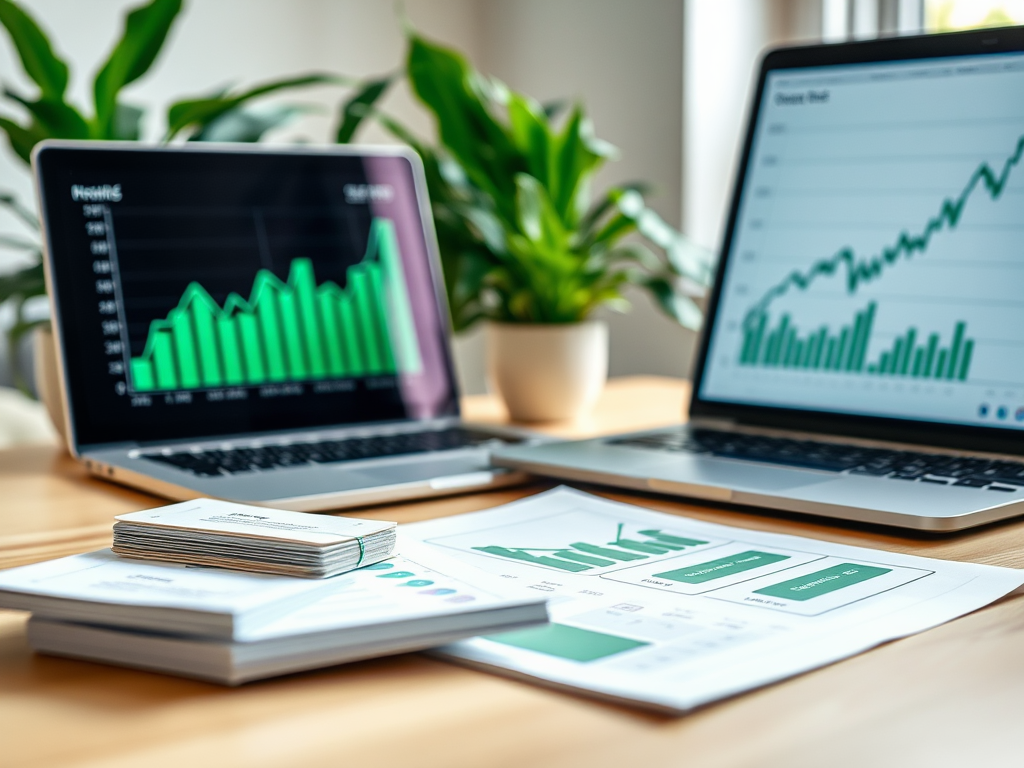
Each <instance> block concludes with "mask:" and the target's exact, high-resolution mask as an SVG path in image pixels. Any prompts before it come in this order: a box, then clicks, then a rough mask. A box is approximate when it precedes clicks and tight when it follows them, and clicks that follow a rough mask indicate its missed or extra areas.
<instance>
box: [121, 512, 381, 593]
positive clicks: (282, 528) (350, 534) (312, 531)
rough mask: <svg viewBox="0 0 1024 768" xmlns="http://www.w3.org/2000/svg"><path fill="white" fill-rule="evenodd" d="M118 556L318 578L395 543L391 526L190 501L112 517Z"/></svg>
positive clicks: (377, 555)
mask: <svg viewBox="0 0 1024 768" xmlns="http://www.w3.org/2000/svg"><path fill="white" fill-rule="evenodd" d="M117 520H118V522H117V523H115V524H114V552H115V553H116V554H118V555H122V556H124V557H133V558H142V559H146V560H160V561H162V562H172V563H187V564H190V565H205V566H213V567H218V568H233V569H236V570H242V571H258V572H260V573H275V574H281V575H284V576H303V577H307V578H326V577H330V576H334V575H336V574H339V573H345V572H346V571H351V570H352V569H353V568H359V567H360V566H364V565H372V564H373V563H377V562H380V561H381V560H384V559H385V558H388V557H390V556H391V555H392V554H393V552H394V549H395V533H396V528H397V526H396V524H395V523H390V522H384V521H380V520H360V519H357V518H351V517H331V516H327V515H311V514H308V513H305V512H288V511H285V510H278V509H264V508H262V507H253V506H249V505H246V504H232V503H230V502H227V501H218V500H215V499H196V500H195V501H186V502H183V503H181V504H171V505H170V506H166V507H160V508H158V509H149V510H144V511H142V512H132V513H130V514H127V515H120V516H118V517H117Z"/></svg>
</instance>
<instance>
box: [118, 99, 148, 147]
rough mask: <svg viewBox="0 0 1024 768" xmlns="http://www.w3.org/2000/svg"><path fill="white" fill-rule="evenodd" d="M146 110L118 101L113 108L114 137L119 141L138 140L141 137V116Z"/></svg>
mask: <svg viewBox="0 0 1024 768" xmlns="http://www.w3.org/2000/svg"><path fill="white" fill-rule="evenodd" d="M145 114H146V111H145V110H144V109H142V108H140V107H136V106H133V105H131V104H124V103H122V102H119V103H118V104H117V106H116V107H115V108H114V138H115V139H118V140H120V141H138V140H139V139H141V138H142V118H143V116H144V115H145Z"/></svg>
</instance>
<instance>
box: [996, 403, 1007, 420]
mask: <svg viewBox="0 0 1024 768" xmlns="http://www.w3.org/2000/svg"><path fill="white" fill-rule="evenodd" d="M1008 414H1009V410H1007V408H1006V406H1005V405H1000V406H999V410H997V411H996V416H998V417H999V418H1000V419H1005V418H1006V417H1007V415H1008Z"/></svg>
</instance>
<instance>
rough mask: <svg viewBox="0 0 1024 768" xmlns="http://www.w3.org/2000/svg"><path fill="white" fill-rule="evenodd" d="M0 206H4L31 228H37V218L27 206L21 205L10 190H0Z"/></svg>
mask: <svg viewBox="0 0 1024 768" xmlns="http://www.w3.org/2000/svg"><path fill="white" fill-rule="evenodd" d="M0 206H2V207H4V208H6V209H7V210H9V211H10V212H11V213H13V214H14V215H15V216H17V217H18V218H19V219H21V220H22V221H23V222H24V223H25V224H27V225H28V226H29V227H31V228H32V229H34V230H36V231H38V230H39V219H38V217H36V215H35V214H34V213H33V212H32V211H30V210H29V209H28V208H26V207H25V206H23V205H22V204H21V203H20V202H19V201H18V198H17V196H16V195H15V194H14V193H12V192H0Z"/></svg>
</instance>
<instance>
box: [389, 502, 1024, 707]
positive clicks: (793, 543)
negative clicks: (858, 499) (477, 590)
mask: <svg viewBox="0 0 1024 768" xmlns="http://www.w3.org/2000/svg"><path fill="white" fill-rule="evenodd" d="M402 530H403V535H407V536H412V537H415V538H416V539H419V540H420V541H422V542H424V543H426V544H428V545H429V546H431V547H433V548H434V550H435V551H437V552H443V553H445V554H447V555H449V556H456V557H458V558H459V559H460V560H461V561H463V562H465V563H468V564H472V565H474V566H476V567H478V568H481V569H484V570H487V571H489V572H490V573H491V574H493V575H495V576H500V577H501V578H502V580H503V582H504V583H507V584H513V585H514V584H519V585H521V586H522V587H526V588H528V589H532V590H534V591H538V592H541V593H544V594H546V595H547V596H548V597H549V598H550V600H551V602H550V607H551V617H552V623H551V624H549V625H547V626H546V627H542V628H538V629H528V630H523V631H517V632H510V633H506V634H497V635H492V636H490V637H486V638H477V639H473V640H467V641H463V642H460V643H455V644H453V645H451V646H448V647H446V648H444V649H442V653H443V654H445V655H446V656H447V657H449V658H453V659H458V660H460V661H463V662H467V663H470V664H473V665H478V666H481V667H486V668H488V669H492V670H500V671H503V672H506V673H509V674H513V675H515V676H518V677H522V676H527V677H530V678H532V679H534V680H538V681H543V682H545V683H547V684H550V685H556V686H566V687H569V688H573V689H575V690H578V691H583V692H586V693H589V694H593V695H598V696H603V697H609V698H613V699H616V700H622V701H629V702H633V703H640V704H643V705H646V706H649V707H652V708H656V709H659V710H666V711H669V712H684V711H687V710H690V709H693V708H694V707H699V706H702V705H704V704H707V703H709V702H712V701H715V700H717V699H721V698H725V697H727V696H732V695H735V694H738V693H742V692H743V691H749V690H751V689H753V688H757V687H759V686H762V685H766V684H768V683H771V682H774V681H777V680H782V679H784V678H787V677H790V676H792V675H796V674H799V673H801V672H806V671H808V670H811V669H814V668H815V667H820V666H822V665H824V664H829V663H831V662H834V661H838V660H839V659H843V658H845V657H847V656H852V655H853V654H856V653H860V652H862V651H866V650H868V649H869V648H872V647H873V646H876V645H878V644H880V643H884V642H886V641H888V640H894V639H896V638H899V637H904V636H906V635H910V634H913V633H915V632H921V631H923V630H926V629H929V628H930V627H934V626H937V625H939V624H942V623H943V622H947V621H951V620H952V619H955V618H956V617H958V616H962V615H963V614H965V613H969V612H970V611H973V610H976V609H978V608H981V607H982V606H984V605H987V604H989V603H991V602H992V601H994V600H997V599H998V598H1000V597H1002V596H1003V595H1006V594H1007V593H1009V592H1012V591H1013V590H1015V589H1017V588H1018V587H1020V586H1021V584H1024V571H1020V570H1015V569H1011V568H997V567H994V566H987V565H977V564H974V563H955V562H947V561H943V560H931V559H928V558H923V557H912V556H909V555H900V554H895V553H892V552H882V551H879V550H873V549H863V548H861V547H850V546H844V545H840V544H832V543H829V542H825V541H817V540H814V539H807V538H803V537H798V536H783V535H779V534H772V533H763V532H760V531H751V530H746V529H743V528H734V527H731V526H724V525H713V524H710V523H704V522H700V521H698V520H692V519H689V518H685V517H678V516H675V515H666V514H661V513H658V512H652V511H650V510H646V509H641V508H639V507H634V506H631V505H627V504H619V503H615V502H611V501H607V500H605V499H601V498H597V497H595V496H591V495H588V494H585V493H580V492H577V491H571V490H568V489H556V490H554V491H550V492H548V493H545V494H541V495H538V496H532V497H530V498H528V499H524V500H522V501H517V502H513V503H512V504H508V505H505V506H502V507H498V508H495V509H490V510H486V511H483V512H475V513H472V514H468V515H457V516H454V517H446V518H443V519H440V520H431V521H429V522H423V523H415V524H413V525H409V526H403V527H402Z"/></svg>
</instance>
